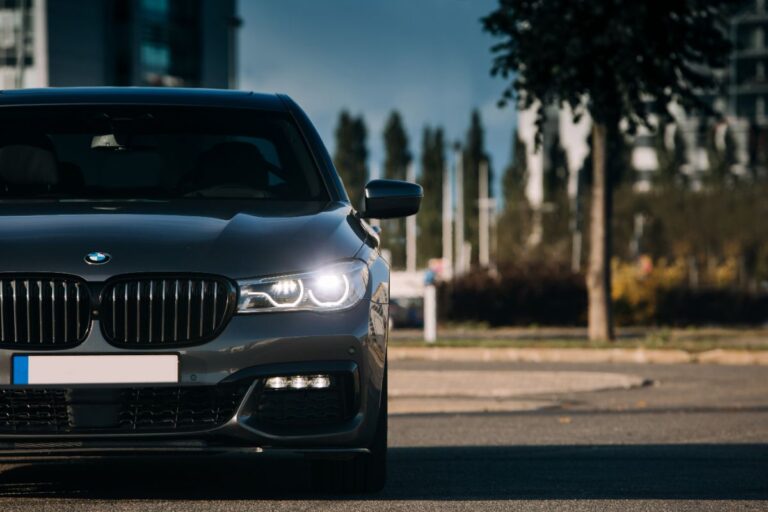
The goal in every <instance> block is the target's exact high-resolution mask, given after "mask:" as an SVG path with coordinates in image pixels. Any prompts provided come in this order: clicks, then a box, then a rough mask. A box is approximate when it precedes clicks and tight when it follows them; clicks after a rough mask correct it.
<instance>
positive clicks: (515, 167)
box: [501, 133, 528, 210]
mask: <svg viewBox="0 0 768 512" xmlns="http://www.w3.org/2000/svg"><path fill="white" fill-rule="evenodd" d="M512 144H513V149H512V160H511V161H510V163H509V165H508V166H507V167H506V169H504V176H503V177H502V184H501V186H502V191H503V193H504V209H505V210H507V209H509V208H514V207H515V203H517V202H518V201H522V200H525V197H526V196H525V189H526V187H527V186H528V155H527V153H526V148H525V143H524V142H523V140H522V139H521V138H520V135H519V134H517V133H515V137H514V141H513V142H512Z"/></svg>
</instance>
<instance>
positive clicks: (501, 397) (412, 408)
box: [389, 369, 648, 414]
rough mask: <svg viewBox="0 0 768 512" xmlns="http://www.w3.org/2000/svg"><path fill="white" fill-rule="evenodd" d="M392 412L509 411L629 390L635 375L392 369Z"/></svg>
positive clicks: (639, 379) (635, 381)
mask: <svg viewBox="0 0 768 512" xmlns="http://www.w3.org/2000/svg"><path fill="white" fill-rule="evenodd" d="M389 379H390V380H389V396H390V399H391V401H390V412H391V413H393V414H400V413H434V412H508V411H525V410H536V409H542V408H545V407H554V406H556V405H557V404H558V402H557V401H556V400H553V399H551V398H548V397H549V396H553V395H559V394H564V393H579V392H590V391H602V390H616V389H631V388H634V387H639V386H642V385H644V384H647V383H648V381H646V379H644V378H643V377H641V376H639V375H635V374H624V373H610V372H592V371H535V370H530V371H529V370H525V371H512V370H509V371H490V370H446V371H443V370H424V371H421V370H394V369H393V370H390V371H389Z"/></svg>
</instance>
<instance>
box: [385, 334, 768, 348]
mask: <svg viewBox="0 0 768 512" xmlns="http://www.w3.org/2000/svg"><path fill="white" fill-rule="evenodd" d="M530 332H531V335H530V337H526V334H525V332H522V333H519V332H518V333H516V334H515V336H514V337H504V336H503V335H499V334H497V333H492V331H491V333H492V334H491V335H489V336H488V337H482V336H476V335H475V333H473V335H470V336H466V337H464V336H461V335H460V334H459V333H450V334H449V335H448V336H444V337H442V338H438V340H437V342H436V343H434V344H433V345H429V346H435V347H482V348H596V349H610V348H628V349H635V348H646V349H670V350H672V349H676V350H685V351H687V352H704V351H707V350H714V349H718V348H722V349H729V350H768V331H763V330H758V331H754V330H745V331H740V330H733V331H731V330H728V331H719V330H713V331H706V330H705V331H701V332H698V331H691V330H680V331H672V330H663V329H662V330H656V331H651V332H647V333H645V334H640V335H635V334H630V335H626V336H620V337H619V339H618V340H617V341H615V342H613V343H608V342H590V341H589V340H588V339H586V338H583V337H578V336H573V337H571V336H569V337H557V336H552V337H548V336H546V335H544V336H542V335H541V334H542V333H540V332H538V329H531V330H530ZM408 334H410V335H408ZM408 334H407V335H397V336H393V337H391V338H390V345H391V346H393V347H421V346H428V345H427V343H425V342H424V340H423V338H420V337H418V336H417V335H416V333H408Z"/></svg>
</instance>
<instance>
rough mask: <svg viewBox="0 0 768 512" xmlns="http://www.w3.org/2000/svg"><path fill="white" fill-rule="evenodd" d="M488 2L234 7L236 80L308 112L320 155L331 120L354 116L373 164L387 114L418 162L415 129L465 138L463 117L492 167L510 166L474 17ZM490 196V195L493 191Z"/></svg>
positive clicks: (275, 2) (504, 114) (354, 1)
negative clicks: (362, 126)
mask: <svg viewBox="0 0 768 512" xmlns="http://www.w3.org/2000/svg"><path fill="white" fill-rule="evenodd" d="M495 4H496V0H258V1H255V0H240V2H239V14H240V16H241V17H242V19H243V21H244V25H243V27H242V29H241V31H240V46H239V52H240V55H239V61H240V62H239V66H240V67H239V72H240V76H239V81H240V87H241V88H243V89H251V90H257V91H263V92H285V93H287V94H289V95H291V96H292V97H293V98H294V99H295V100H296V101H297V102H298V103H299V104H300V105H302V107H303V108H304V109H305V110H306V111H307V113H308V114H309V116H310V118H311V119H312V120H313V121H314V123H315V125H316V126H317V128H318V130H319V131H320V135H321V136H322V137H323V140H324V141H325V143H326V145H327V146H328V148H329V150H331V151H333V147H334V139H333V130H334V126H335V123H336V119H337V116H338V113H339V111H340V110H341V109H342V108H347V109H349V110H350V111H351V112H353V113H356V114H363V116H364V117H365V120H366V124H367V126H368V130H369V138H368V146H369V149H370V155H371V156H370V159H369V164H374V165H375V164H379V165H380V164H381V161H382V159H383V154H382V153H383V149H382V142H381V133H382V130H383V127H384V122H385V120H386V117H387V115H388V113H389V111H390V110H391V109H393V108H397V109H398V110H399V111H400V112H401V114H402V116H403V118H404V120H405V123H406V128H407V130H408V134H409V137H410V145H411V151H412V152H413V153H414V154H415V155H416V156H418V152H419V148H420V144H421V131H422V128H423V127H424V125H426V124H430V125H440V126H443V127H444V129H445V130H446V133H447V135H448V137H449V140H451V141H453V140H456V139H462V140H463V138H464V134H465V132H466V129H467V126H468V124H469V116H470V111H471V109H472V108H479V109H480V111H481V114H482V117H483V121H484V124H485V127H486V146H487V149H488V151H489V153H490V154H491V158H492V162H493V167H494V169H495V170H496V171H497V172H496V176H497V183H498V178H500V176H499V174H500V170H501V169H502V168H503V167H504V166H505V165H506V163H507V161H508V160H509V153H510V140H511V136H512V129H513V125H514V111H513V109H512V108H510V107H507V108H505V109H499V108H498V107H497V106H496V101H497V100H498V98H499V95H500V92H501V90H502V89H503V87H504V82H503V80H502V79H500V78H492V77H491V76H490V74H489V69H490V62H491V55H490V51H489V48H490V46H491V45H492V44H493V39H492V38H491V37H490V36H488V35H487V34H485V33H483V32H482V30H481V26H480V22H479V18H480V17H481V16H483V15H485V14H487V13H488V12H490V11H491V10H492V9H493V7H494V5H495ZM497 190H498V188H497Z"/></svg>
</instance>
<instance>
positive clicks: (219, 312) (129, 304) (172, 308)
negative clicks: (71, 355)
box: [101, 276, 236, 348]
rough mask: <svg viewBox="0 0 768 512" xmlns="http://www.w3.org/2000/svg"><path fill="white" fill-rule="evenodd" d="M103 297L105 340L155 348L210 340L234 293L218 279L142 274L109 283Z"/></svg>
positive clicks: (222, 323)
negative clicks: (144, 275)
mask: <svg viewBox="0 0 768 512" xmlns="http://www.w3.org/2000/svg"><path fill="white" fill-rule="evenodd" d="M102 297H103V302H102V308H101V309H102V315H101V322H102V327H103V333H104V336H105V338H106V339H107V341H109V342H110V343H112V344H114V345H118V346H122V347H150V346H152V347H158V348H160V347H167V346H172V345H176V346H178V345H190V344H195V343H201V342H204V341H207V340H209V339H212V338H213V337H214V336H216V335H217V334H218V333H219V332H220V331H221V330H222V329H223V328H224V327H225V326H226V323H227V322H228V320H229V318H230V317H231V315H232V313H233V311H234V306H235V299H236V293H235V288H234V286H233V285H232V283H230V282H229V281H228V280H226V279H224V278H219V277H208V276H201V277H198V276H183V277H182V276H179V277H176V276H147V277H136V278H132V277H121V278H118V279H116V280H115V281H113V282H109V283H107V285H106V287H105V289H104V292H103V294H102Z"/></svg>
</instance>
